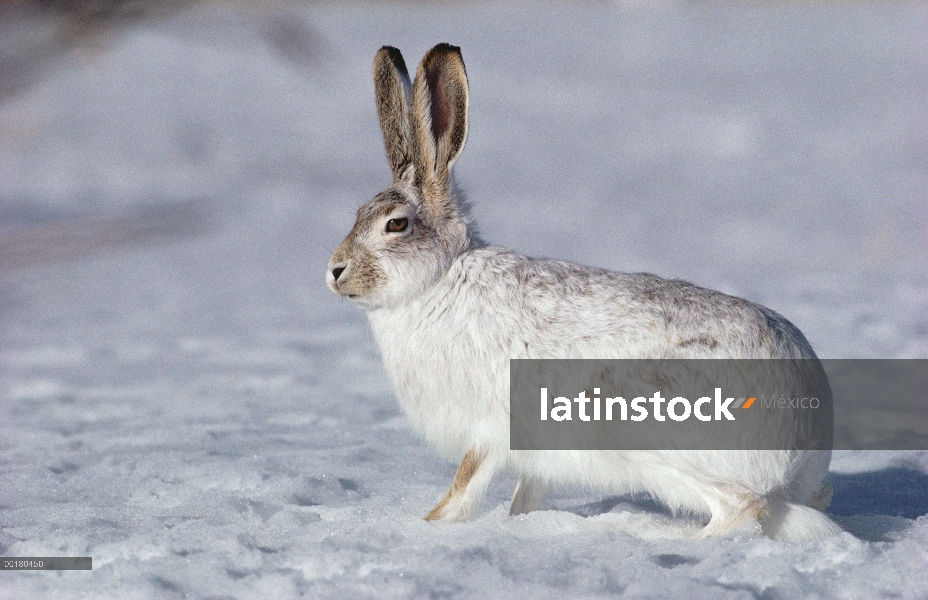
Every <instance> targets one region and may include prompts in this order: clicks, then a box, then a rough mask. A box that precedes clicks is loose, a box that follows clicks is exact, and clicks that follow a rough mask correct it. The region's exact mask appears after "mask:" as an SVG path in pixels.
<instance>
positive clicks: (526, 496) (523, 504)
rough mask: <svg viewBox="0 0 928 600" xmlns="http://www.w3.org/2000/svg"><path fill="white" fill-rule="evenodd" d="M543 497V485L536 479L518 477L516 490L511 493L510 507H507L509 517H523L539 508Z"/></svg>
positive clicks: (523, 476) (524, 476)
mask: <svg viewBox="0 0 928 600" xmlns="http://www.w3.org/2000/svg"><path fill="white" fill-rule="evenodd" d="M544 497H545V484H544V482H543V481H541V480H540V479H538V478H536V477H528V476H526V475H520V476H519V481H517V482H516V489H515V491H514V492H513V493H512V505H511V506H510V507H509V516H515V515H524V514H525V513H530V512H532V511H533V510H538V509H539V508H541V502H542V500H544Z"/></svg>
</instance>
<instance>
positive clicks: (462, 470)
mask: <svg viewBox="0 0 928 600" xmlns="http://www.w3.org/2000/svg"><path fill="white" fill-rule="evenodd" d="M495 472H496V468H495V461H493V460H488V459H487V456H486V455H481V454H478V453H477V451H476V449H471V450H469V451H468V452H467V454H465V455H464V460H462V461H461V466H460V467H458V472H457V473H455V475H454V481H452V482H451V488H450V489H449V490H448V493H447V494H445V497H444V498H442V499H441V502H439V503H438V504H436V505H435V508H433V509H432V510H431V511H429V514H427V515H425V520H426V521H437V520H439V519H447V520H449V521H463V520H464V519H466V518H467V517H468V516H469V515H470V513H471V512H472V511H473V509H474V507H476V506H477V503H478V502H480V499H481V498H483V494H484V493H485V492H486V490H487V486H488V485H489V484H490V480H491V479H493V475H494V473H495Z"/></svg>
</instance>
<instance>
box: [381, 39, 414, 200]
mask: <svg viewBox="0 0 928 600" xmlns="http://www.w3.org/2000/svg"><path fill="white" fill-rule="evenodd" d="M409 88H410V84H409V74H408V73H407V72H406V63H405V62H404V61H403V55H402V54H400V51H399V50H397V49H396V48H393V47H392V46H384V47H383V48H381V49H380V50H379V51H378V52H377V56H375V57H374V93H375V96H376V99H377V116H378V117H379V118H380V130H381V131H382V132H383V143H384V146H386V150H387V162H389V163H390V171H392V172H393V182H394V183H396V182H397V181H399V180H400V179H402V177H403V174H404V173H405V172H406V170H407V168H408V167H409V166H410V165H411V164H412V152H411V148H410V143H409Z"/></svg>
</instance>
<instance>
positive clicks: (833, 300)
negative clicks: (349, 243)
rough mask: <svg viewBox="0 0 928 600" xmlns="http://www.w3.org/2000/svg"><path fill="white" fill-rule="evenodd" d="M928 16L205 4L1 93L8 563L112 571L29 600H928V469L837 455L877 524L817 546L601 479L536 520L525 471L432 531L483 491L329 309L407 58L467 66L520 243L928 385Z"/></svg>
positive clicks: (374, 180) (475, 145) (37, 582)
mask: <svg viewBox="0 0 928 600" xmlns="http://www.w3.org/2000/svg"><path fill="white" fill-rule="evenodd" d="M926 16H928V15H926V11H925V7H924V6H922V5H918V4H905V3H885V4H861V5H856V4H843V3H842V4H837V5H834V6H829V5H819V4H814V5H807V4H804V3H799V4H789V3H786V4H783V3H777V4H773V5H766V4H752V3H747V4H745V3H738V4H730V5H729V4H706V5H690V4H677V3H663V2H658V3H628V4H609V3H597V4H595V5H591V6H586V5H579V4H570V3H548V4H538V5H536V4H530V5H526V4H521V3H519V4H505V3H486V4H484V3H470V2H468V3H461V4H458V3H455V4H451V3H447V4H440V5H437V6H432V5H426V4H424V3H423V4H420V3H409V4H406V3H401V4H395V5H394V4H368V3H346V4H325V3H323V4H318V5H317V4H299V5H288V4H282V3H274V4H271V5H269V7H268V8H265V9H258V8H255V6H254V5H247V4H243V5H237V4H232V3H203V4H195V5H193V6H192V7H189V8H186V9H184V10H180V11H178V12H174V13H171V14H168V15H167V16H164V17H162V18H159V19H151V20H144V21H139V22H132V23H129V24H125V25H122V26H119V27H114V28H112V29H110V30H108V31H106V32H105V33H104V35H103V36H102V37H101V38H100V39H98V40H95V41H92V42H88V43H82V44H80V45H78V46H77V47H76V48H75V49H73V50H71V51H69V52H65V53H63V54H60V55H58V56H57V57H56V58H55V59H54V60H52V61H50V62H48V63H45V64H44V66H43V67H42V69H40V70H37V71H35V72H33V73H32V74H31V75H32V79H31V82H30V83H29V85H25V86H24V87H22V88H21V89H18V90H17V91H16V92H15V93H9V94H7V95H6V96H4V97H2V98H0V139H2V140H3V143H2V144H0V264H2V265H4V268H3V272H0V275H2V280H0V282H2V283H0V555H4V556H52V555H56V556H67V555H71V556H81V555H88V556H92V557H93V566H94V569H93V571H90V572H85V571H69V572H27V571H19V572H4V573H2V575H0V598H33V597H56V598H114V599H115V598H119V599H130V598H179V597H193V598H281V599H286V598H295V597H310V598H329V597H331V598H346V597H350V598H365V597H370V598H403V597H416V598H418V597H431V598H451V597H476V598H482V597H511V596H513V595H516V594H518V595H520V596H523V597H530V598H563V597H565V596H566V597H578V598H581V597H586V598H597V597H605V596H615V595H622V596H626V597H684V598H696V597H712V598H752V597H753V598H769V599H773V598H792V597H806V598H876V597H890V596H892V597H901V598H920V597H926V596H928V574H926V573H928V571H926V569H925V567H926V565H928V452H925V451H921V452H862V451H856V452H855V451H846V452H837V453H835V457H834V461H833V464H832V473H831V478H832V482H833V485H834V487H835V497H834V501H833V503H832V506H831V508H830V509H829V512H830V514H831V515H832V516H833V517H834V518H835V519H836V520H837V521H838V522H839V523H840V524H841V525H842V526H843V527H844V528H845V530H846V533H845V534H843V535H842V536H840V537H837V538H834V539H829V540H826V541H824V542H817V543H808V544H799V545H791V544H782V543H775V542H772V541H770V540H768V539H766V538H764V537H762V536H761V535H760V533H759V530H758V527H757V524H756V523H753V522H752V523H748V524H746V525H745V526H744V527H742V528H741V529H739V530H737V531H735V532H733V533H731V534H730V535H727V536H724V537H721V538H716V539H709V540H702V541H695V540H692V539H689V538H690V536H692V534H693V533H694V532H695V531H696V530H697V529H698V528H699V526H700V525H699V523H698V522H696V521H695V520H693V519H690V518H687V517H686V516H673V515H670V514H668V513H667V512H666V511H665V510H663V509H662V508H661V507H660V506H657V505H655V504H654V503H652V502H651V501H649V500H648V499H647V498H640V497H621V498H615V497H612V498H609V497H603V496H602V494H598V493H596V492H595V491H585V490H577V489H565V490H560V491H559V492H558V493H557V494H556V495H554V496H553V497H552V498H551V499H550V501H549V504H550V506H551V508H552V509H554V510H546V511H541V512H537V513H532V514H529V515H525V516H522V517H518V518H509V517H508V508H507V504H506V501H507V500H508V496H509V494H511V491H512V485H513V483H514V481H513V480H512V479H511V478H507V477H501V478H499V480H498V481H495V482H494V484H493V485H492V486H491V490H490V493H489V496H488V498H487V500H486V502H485V503H484V505H483V507H482V509H481V511H480V512H479V514H478V515H477V516H476V517H475V518H474V519H473V520H472V521H470V522H467V523H460V524H448V523H426V522H424V521H422V520H421V517H422V515H424V514H425V513H426V512H427V511H428V510H429V509H430V508H431V507H432V505H434V503H435V502H436V501H437V500H438V499H440V497H441V496H442V495H443V494H444V492H445V490H446V489H447V486H448V485H449V484H450V481H451V478H452V476H453V473H454V470H455V466H456V465H453V464H450V463H447V462H445V461H443V460H442V459H441V458H440V457H438V456H437V454H436V453H435V452H434V451H433V450H432V449H430V448H429V447H427V446H426V445H425V444H424V443H423V442H422V441H421V440H420V439H419V438H418V437H417V436H416V435H415V433H414V432H412V431H411V430H410V429H409V427H408V425H407V422H406V420H405V419H404V417H403V416H402V414H401V413H400V412H399V409H398V407H397V405H396V402H395V400H394V399H393V397H392V393H391V391H390V389H389V385H388V383H387V381H386V379H385V376H384V374H383V372H382V370H381V367H380V359H379V355H378V352H377V349H376V347H375V346H374V343H373V340H372V338H371V335H370V332H369V330H368V326H367V323H366V319H365V318H364V315H363V313H362V312H361V311H359V310H358V309H356V308H354V307H353V306H351V305H350V304H348V303H345V302H342V301H340V300H339V299H338V298H336V297H335V296H334V295H332V294H330V293H329V292H328V290H327V289H326V288H325V285H324V270H325V264H326V262H327V260H328V256H329V254H330V252H331V250H332V249H334V247H335V246H336V245H337V244H338V242H339V241H340V240H341V238H342V237H343V236H344V235H345V233H347V231H348V230H349V229H350V226H351V223H352V222H353V213H354V210H355V209H356V208H357V207H358V206H359V205H360V204H362V203H363V202H365V201H366V200H368V199H369V198H370V197H371V196H372V195H373V194H374V193H376V192H377V191H379V189H381V188H383V187H384V186H385V185H386V184H387V183H388V178H389V173H388V170H387V167H386V162H385V160H384V157H383V148H382V143H381V140H380V136H379V131H378V128H377V121H376V114H375V112H374V105H373V93H372V84H371V82H370V64H371V60H372V59H373V56H374V53H375V51H376V50H377V48H378V47H379V46H381V45H383V44H392V45H395V46H397V47H399V48H400V49H401V50H402V51H403V53H404V56H405V57H406V60H407V63H408V64H409V65H410V67H411V68H412V67H413V66H414V65H415V64H417V62H418V60H419V58H420V57H421V56H422V54H423V53H424V52H425V50H427V49H428V48H429V47H430V46H431V45H433V44H434V43H437V42H439V41H449V42H452V43H455V44H457V45H460V46H461V47H462V49H463V55H464V59H465V61H466V64H467V69H468V75H469V79H470V88H471V128H470V135H469V139H468V144H467V148H466V150H465V151H464V154H463V155H462V157H461V159H460V161H459V162H458V165H457V167H456V170H457V176H458V180H459V182H460V183H461V184H462V186H463V187H464V189H465V190H466V192H467V194H468V197H469V199H470V200H471V201H472V202H473V203H474V214H475V216H476V218H477V220H478V222H479V223H480V225H481V228H482V231H483V233H484V235H485V237H487V238H488V239H490V240H492V241H494V242H498V243H501V244H505V245H508V246H511V247H515V248H518V249H520V250H522V251H525V252H527V253H530V254H535V255H548V256H555V257H559V258H567V259H571V260H576V261H579V262H583V263H587V264H594V265H597V266H602V267H606V268H612V269H617V270H626V271H637V270H647V271H651V272H655V273H659V274H662V275H665V276H673V277H683V278H685V279H688V280H691V281H694V282H697V283H699V284H701V285H705V286H708V287H713V288H716V289H721V290H723V291H726V292H730V293H735V294H739V295H744V296H746V297H748V298H751V299H753V300H756V301H759V302H761V303H764V304H766V305H768V306H770V307H771V308H774V309H775V310H777V311H779V312H781V313H782V314H784V315H786V316H787V317H788V318H789V319H791V320H792V321H793V322H795V323H796V324H797V325H798V326H799V327H800V328H801V329H802V330H803V331H804V332H805V333H806V335H807V336H808V337H809V339H810V340H811V341H812V343H813V345H814V346H815V347H816V349H817V351H818V353H819V354H820V356H823V357H829V358H855V357H868V358H869V357H873V358H903V357H916V358H928V317H926V315H928V271H926V268H925V265H926V264H928V211H926V208H928V206H926V203H928V178H926V175H928V119H926V118H925V117H926V116H928V115H926V103H925V81H926V80H928V79H926V77H928V67H926V65H928V61H926V60H925V58H926V50H928V48H926V45H925V41H924V40H925V39H926V37H925V35H924V32H925V27H926ZM29 23H30V24H31V25H30V27H39V25H37V24H33V23H35V22H34V21H29ZM3 27H7V28H8V29H3ZM3 27H0V36H3V35H4V34H5V33H4V32H7V33H9V32H10V31H13V32H14V33H15V34H16V35H13V34H9V35H10V37H9V38H8V39H10V40H20V42H17V43H22V42H21V40H22V39H23V36H22V35H21V31H20V30H15V28H11V27H12V26H11V25H9V24H6V25H4V26H3ZM49 27H51V25H49ZM36 31H37V36H39V34H41V36H45V37H48V33H47V31H45V30H42V31H39V30H38V29H37V30H36ZM17 36H19V37H17ZM41 36H39V37H41ZM45 37H41V39H45ZM36 39H39V38H38V37H37V38H36ZM2 45H4V44H3V43H2V38H0V46H2ZM4 52H8V50H5V51H4ZM62 224H63V225H62Z"/></svg>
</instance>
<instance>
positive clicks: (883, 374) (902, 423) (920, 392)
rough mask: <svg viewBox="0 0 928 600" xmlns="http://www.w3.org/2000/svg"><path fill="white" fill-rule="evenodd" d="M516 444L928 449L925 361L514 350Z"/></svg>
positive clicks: (538, 447)
mask: <svg viewBox="0 0 928 600" xmlns="http://www.w3.org/2000/svg"><path fill="white" fill-rule="evenodd" d="M509 374H510V409H511V417H512V418H511V421H510V447H511V448H512V449H513V450H779V449H785V450H816V449H817V450H825V449H835V450H926V449H928V360H920V359H912V360H869V359H868V360H838V359H828V360H821V361H819V360H676V359H674V360H671V359H666V360H663V359H662V360H522V359H520V360H512V361H510V367H509Z"/></svg>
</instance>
